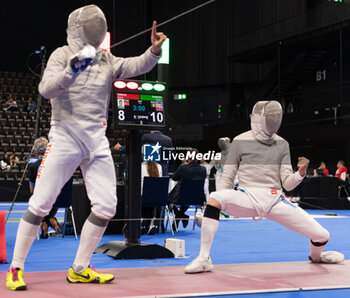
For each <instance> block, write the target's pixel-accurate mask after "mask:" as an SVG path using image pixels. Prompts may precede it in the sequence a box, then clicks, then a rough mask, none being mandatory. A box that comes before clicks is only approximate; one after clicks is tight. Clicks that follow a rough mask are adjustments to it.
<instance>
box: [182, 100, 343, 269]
mask: <svg viewBox="0 0 350 298" xmlns="http://www.w3.org/2000/svg"><path fill="white" fill-rule="evenodd" d="M281 122H282V107H281V105H280V104H279V103H278V102H277V101H259V102H258V103H256V105H255V106H254V108H253V112H252V114H251V130H249V131H247V132H245V133H243V134H241V135H239V136H237V137H235V138H234V140H233V142H232V143H231V146H230V150H229V153H228V155H227V157H226V162H225V165H224V171H223V174H222V177H221V180H220V185H219V188H218V190H217V191H215V192H213V193H211V194H210V199H209V202H208V205H207V208H206V210H205V213H204V217H203V220H202V231H201V248H200V253H199V256H198V257H197V258H196V259H194V260H193V261H192V262H191V263H190V264H189V265H187V266H186V268H185V273H199V272H204V271H211V270H212V269H213V264H212V262H211V259H210V255H209V254H210V248H211V245H212V242H213V238H214V235H215V233H216V231H217V228H218V225H219V216H220V211H221V210H223V211H225V212H227V213H228V214H230V215H233V216H238V217H252V218H254V219H255V220H259V219H262V218H264V217H265V218H267V219H270V220H273V221H275V222H277V223H280V224H281V225H283V226H285V227H287V228H289V229H291V230H293V231H295V232H297V233H299V234H301V235H303V236H305V237H307V238H309V239H310V255H309V259H310V261H311V262H314V263H340V262H342V261H343V260H344V256H343V255H342V254H341V253H339V252H335V251H328V252H323V249H324V248H325V246H326V243H327V242H328V239H329V233H328V231H327V230H325V229H324V228H323V227H322V226H321V225H320V224H319V223H318V222H317V221H316V220H315V219H314V218H313V217H312V216H310V215H309V214H308V213H306V212H305V211H304V210H303V209H301V208H300V207H297V206H295V205H293V204H291V203H290V202H289V201H288V200H287V199H286V198H285V196H284V194H283V190H282V187H283V188H284V189H285V190H287V191H290V190H293V189H294V188H295V187H296V186H297V185H299V184H300V183H301V182H302V180H303V178H304V177H305V174H306V170H307V167H308V164H309V160H308V159H306V158H304V157H301V158H299V160H298V171H297V172H295V173H293V170H292V166H291V161H290V150H289V144H288V142H287V141H285V140H284V139H283V138H281V137H280V136H278V135H277V134H276V133H277V131H278V129H279V127H280V125H281ZM236 175H238V179H239V186H238V189H237V190H235V189H232V185H233V181H234V179H235V177H236Z"/></svg>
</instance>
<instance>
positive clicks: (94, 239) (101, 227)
mask: <svg viewBox="0 0 350 298" xmlns="http://www.w3.org/2000/svg"><path fill="white" fill-rule="evenodd" d="M96 219H97V218H96V217H95V216H94V215H91V214H90V216H89V218H88V219H87V220H86V221H85V223H84V226H83V229H82V231H81V235H80V243H79V248H78V252H77V255H76V257H75V260H74V263H73V269H74V271H76V272H79V273H81V272H83V271H84V270H85V268H87V267H88V266H89V264H90V259H91V256H92V254H93V252H94V250H95V248H96V246H97V244H98V243H99V242H100V240H101V237H102V236H103V233H104V232H105V230H106V227H107V224H108V220H104V219H97V221H96ZM99 221H100V222H99ZM96 223H97V224H98V225H97V224H96Z"/></svg>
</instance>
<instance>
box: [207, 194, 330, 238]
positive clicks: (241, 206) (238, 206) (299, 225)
mask: <svg viewBox="0 0 350 298" xmlns="http://www.w3.org/2000/svg"><path fill="white" fill-rule="evenodd" d="M210 197H211V198H213V199H215V200H216V201H217V202H218V203H219V204H220V206H221V210H223V211H225V212H227V213H228V214H230V215H232V216H238V217H252V218H254V217H258V216H259V215H258V212H257V211H256V209H255V207H254V204H253V203H252V201H251V200H250V198H249V197H248V195H247V193H245V192H242V191H240V190H234V189H226V190H221V191H216V192H213V193H211V194H210ZM265 217H266V218H267V219H270V220H272V221H275V222H277V223H279V224H281V225H283V226H285V227H286V228H288V229H290V230H292V231H294V232H297V233H299V234H301V235H303V236H305V237H308V238H309V239H311V240H312V241H314V242H325V241H327V240H328V239H329V233H328V231H327V230H326V229H324V228H323V227H322V226H321V225H320V224H319V223H318V222H317V221H316V220H315V219H314V218H313V217H312V216H311V215H309V214H308V213H307V212H305V211H304V210H303V209H301V208H300V207H298V206H295V205H293V204H292V203H290V202H289V201H288V200H286V199H285V198H284V197H283V196H281V198H280V199H279V200H278V201H277V203H276V204H275V205H274V206H273V207H272V208H271V209H270V210H269V211H268V212H267V213H266V215H265Z"/></svg>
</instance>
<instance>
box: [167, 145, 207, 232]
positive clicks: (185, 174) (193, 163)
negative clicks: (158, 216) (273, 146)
mask: <svg viewBox="0 0 350 298" xmlns="http://www.w3.org/2000/svg"><path fill="white" fill-rule="evenodd" d="M191 152H195V155H196V154H197V153H198V150H197V149H192V150H191ZM186 162H187V163H183V164H182V165H180V166H179V167H178V168H177V170H176V171H175V173H174V174H173V176H172V177H171V178H172V180H174V181H179V182H178V183H177V184H176V185H175V187H174V188H173V189H172V191H171V192H170V194H169V203H170V204H171V205H173V209H174V213H175V217H176V218H182V225H183V227H184V228H186V227H187V225H188V219H187V218H189V216H188V215H186V214H185V212H186V211H187V209H188V206H180V208H179V209H178V208H177V207H176V206H175V205H176V204H177V202H178V201H179V198H180V187H181V180H182V179H184V178H188V179H196V178H197V179H198V178H199V179H203V180H204V179H205V178H206V177H207V170H206V168H205V167H203V166H201V165H200V163H199V161H198V160H196V159H195V158H194V159H187V160H186ZM176 223H177V226H178V223H179V220H176Z"/></svg>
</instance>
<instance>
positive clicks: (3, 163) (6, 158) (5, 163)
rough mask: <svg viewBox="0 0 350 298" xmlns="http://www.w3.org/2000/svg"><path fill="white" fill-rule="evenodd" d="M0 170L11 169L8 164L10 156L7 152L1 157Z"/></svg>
mask: <svg viewBox="0 0 350 298" xmlns="http://www.w3.org/2000/svg"><path fill="white" fill-rule="evenodd" d="M0 164H1V170H2V171H9V170H10V169H11V166H10V158H9V155H8V154H7V153H5V154H4V156H3V158H2V159H1V162H0Z"/></svg>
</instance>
